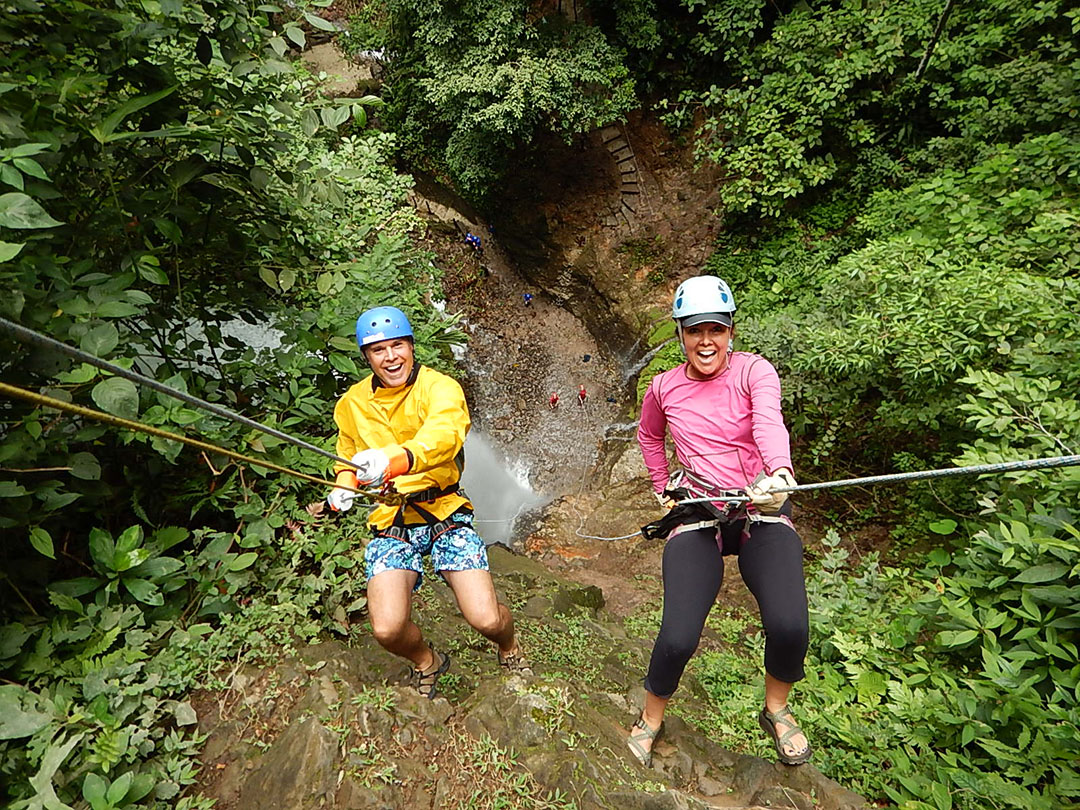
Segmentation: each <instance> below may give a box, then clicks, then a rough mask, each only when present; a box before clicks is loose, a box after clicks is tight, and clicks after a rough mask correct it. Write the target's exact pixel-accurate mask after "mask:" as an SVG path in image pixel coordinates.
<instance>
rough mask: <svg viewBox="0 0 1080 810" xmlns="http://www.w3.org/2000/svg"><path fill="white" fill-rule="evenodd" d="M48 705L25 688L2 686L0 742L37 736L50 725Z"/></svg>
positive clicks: (50, 717)
mask: <svg viewBox="0 0 1080 810" xmlns="http://www.w3.org/2000/svg"><path fill="white" fill-rule="evenodd" d="M47 708H48V704H47V703H44V702H42V700H41V699H40V698H39V697H38V696H37V695H36V694H35V693H34V692H31V691H30V690H29V689H27V688H26V687H25V686H20V685H18V684H10V685H4V686H0V740H17V739H19V738H21V737H29V736H31V735H33V734H36V733H37V732H39V731H40V730H41V729H43V728H45V726H47V725H48V724H49V720H51V719H52V715H51V714H49V713H48V712H47V711H45V710H44V709H47Z"/></svg>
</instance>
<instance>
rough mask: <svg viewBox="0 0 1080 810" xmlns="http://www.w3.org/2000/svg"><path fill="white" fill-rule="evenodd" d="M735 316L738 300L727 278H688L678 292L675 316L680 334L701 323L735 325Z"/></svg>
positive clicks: (674, 307)
mask: <svg viewBox="0 0 1080 810" xmlns="http://www.w3.org/2000/svg"><path fill="white" fill-rule="evenodd" d="M734 314H735V297H734V296H733V295H732V294H731V288H730V287H728V285H727V284H725V283H724V281H723V279H719V278H717V277H716V276H694V277H693V278H688V279H687V280H686V281H684V282H683V283H682V284H680V285H679V288H678V289H677V290H675V300H674V301H673V302H672V304H671V317H672V318H674V319H675V322H676V323H677V324H678V325H679V330H680V332H681V331H682V329H685V328H687V327H690V326H697V325H698V324H699V323H719V324H723V325H724V326H731V325H732V316H733V315H734Z"/></svg>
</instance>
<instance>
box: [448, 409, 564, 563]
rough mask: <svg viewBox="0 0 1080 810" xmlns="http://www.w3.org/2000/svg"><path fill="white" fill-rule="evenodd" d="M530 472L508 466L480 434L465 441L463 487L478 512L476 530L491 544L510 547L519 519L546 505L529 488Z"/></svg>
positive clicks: (475, 432) (474, 434) (542, 499)
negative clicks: (530, 511)
mask: <svg viewBox="0 0 1080 810" xmlns="http://www.w3.org/2000/svg"><path fill="white" fill-rule="evenodd" d="M528 473H529V471H528V468H527V467H524V466H521V465H508V464H507V461H506V459H505V458H503V457H502V456H501V455H500V454H499V453H498V451H497V450H495V448H494V447H492V445H491V443H490V442H489V441H488V439H487V437H486V436H484V434H482V433H480V432H479V431H477V430H473V431H471V432H470V433H469V435H468V437H467V438H466V439H465V472H464V473H462V476H461V484H462V486H463V487H464V488H465V491H466V492H467V493H468V495H469V500H471V501H472V503H473V507H474V508H475V510H476V517H475V523H476V530H477V531H478V532H479V533H480V536H481V537H483V538H484V540H485V542H487V543H488V544H490V543H499V542H501V543H507V544H509V541H510V537H511V536H512V534H513V530H514V521H515V520H516V519H517V518H518V516H520V515H521V514H522V513H524V512H526V511H527V510H529V509H532V508H534V507H536V506H539V505H540V504H541V503H543V502H544V500H545V499H544V498H543V497H542V496H540V495H537V494H536V493H535V492H533V491H532V489H531V488H530V487H529V476H528Z"/></svg>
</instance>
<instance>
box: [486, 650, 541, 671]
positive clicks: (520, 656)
mask: <svg viewBox="0 0 1080 810" xmlns="http://www.w3.org/2000/svg"><path fill="white" fill-rule="evenodd" d="M495 650H496V653H495V654H496V656H497V657H498V659H499V666H500V667H502V668H503V669H505V670H506V672H507V673H508V674H518V675H532V674H533V671H532V667H531V666H529V660H528V659H527V658H526V657H525V653H523V652H522V651H521V644H516V645H514V651H513V652H511V653H509V654H507V655H503V653H502V650H500V649H499V648H498V647H496V648H495Z"/></svg>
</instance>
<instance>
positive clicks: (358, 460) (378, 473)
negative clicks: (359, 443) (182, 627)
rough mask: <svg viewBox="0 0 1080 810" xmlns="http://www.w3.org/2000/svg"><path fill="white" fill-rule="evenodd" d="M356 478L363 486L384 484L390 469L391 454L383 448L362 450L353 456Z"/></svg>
mask: <svg viewBox="0 0 1080 810" xmlns="http://www.w3.org/2000/svg"><path fill="white" fill-rule="evenodd" d="M352 463H353V464H355V465H356V470H354V472H355V473H356V480H357V481H358V482H360V484H361V486H382V485H383V484H384V483H386V473H387V471H388V470H389V469H390V456H388V455H386V453H384V452H383V451H382V450H374V449H372V450H361V451H360V452H359V453H357V454H356V455H355V456H353V457H352Z"/></svg>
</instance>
